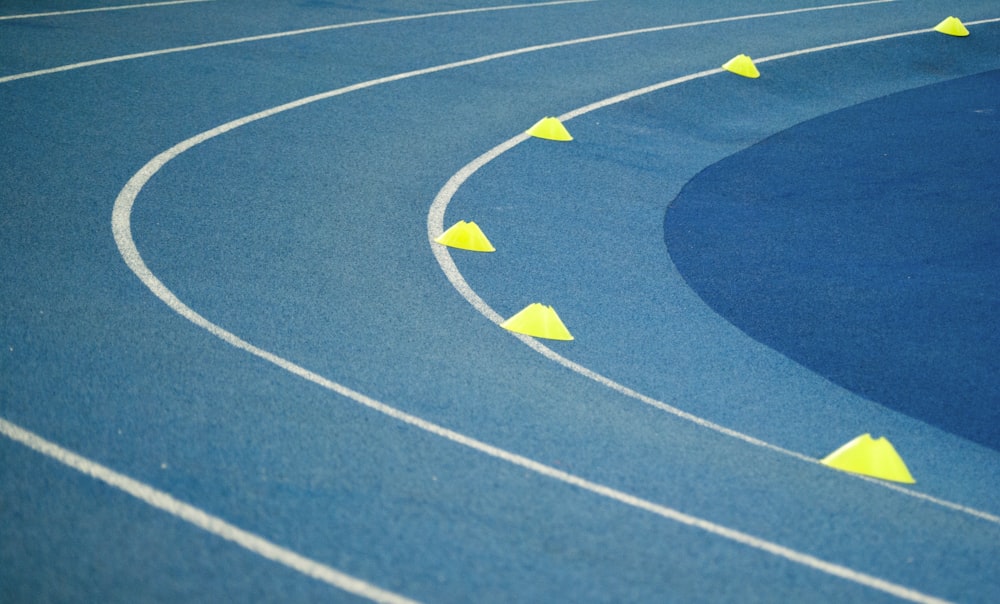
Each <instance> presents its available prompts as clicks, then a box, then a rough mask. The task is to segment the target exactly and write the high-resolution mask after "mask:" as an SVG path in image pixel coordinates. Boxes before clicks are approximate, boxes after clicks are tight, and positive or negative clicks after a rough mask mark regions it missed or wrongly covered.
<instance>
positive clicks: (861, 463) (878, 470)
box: [820, 434, 916, 484]
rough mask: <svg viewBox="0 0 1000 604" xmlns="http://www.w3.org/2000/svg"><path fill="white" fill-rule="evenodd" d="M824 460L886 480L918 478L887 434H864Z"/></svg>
mask: <svg viewBox="0 0 1000 604" xmlns="http://www.w3.org/2000/svg"><path fill="white" fill-rule="evenodd" d="M820 463H822V464H823V465H825V466H829V467H831V468H836V469H838V470H843V471H845V472H853V473H855V474H864V475H865V476H871V477H873V478H881V479H882V480H891V481H893V482H905V483H907V484H913V483H915V482H916V480H914V479H913V476H911V475H910V471H909V470H908V469H907V468H906V464H905V463H903V459H902V458H901V457H900V456H899V453H897V452H896V448H895V447H893V446H892V443H890V442H889V441H888V440H887V439H886V438H885V437H884V436H882V437H879V438H878V439H877V440H875V439H873V438H872V436H871V434H862V435H861V436H859V437H857V438H855V439H854V440H852V441H851V442H849V443H847V444H846V445H844V446H842V447H840V448H839V449H837V450H836V451H834V452H833V453H830V454H829V455H827V456H826V457H825V458H823V460H822V461H821V462H820Z"/></svg>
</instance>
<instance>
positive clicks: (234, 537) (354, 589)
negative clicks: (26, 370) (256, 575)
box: [0, 417, 414, 604]
mask: <svg viewBox="0 0 1000 604" xmlns="http://www.w3.org/2000/svg"><path fill="white" fill-rule="evenodd" d="M0 434H3V435H4V436H6V437H7V438H9V439H11V440H13V441H15V442H18V443H21V444H22V445H24V446H25V447H28V448H29V449H32V450H33V451H35V452H37V453H41V454H42V455H45V456H46V457H48V458H50V459H54V460H55V461H58V462H59V463H61V464H63V465H65V466H68V467H70V468H72V469H74V470H76V471H77V472H80V473H81V474H86V475H87V476H90V477H91V478H95V479H97V480H100V481H101V482H103V483H105V484H107V485H109V486H111V487H114V488H116V489H118V490H120V491H123V492H125V493H128V494H129V495H131V496H132V497H135V498H136V499H139V500H140V501H142V502H144V503H146V504H148V505H151V506H153V507H154V508H157V509H159V510H162V511H164V512H166V513H168V514H170V515H171V516H174V517H176V518H179V519H181V520H183V521H185V522H188V523H190V524H192V525H194V526H196V527H198V528H200V529H202V530H203V531H206V532H209V533H211V534H213V535H215V536H217V537H221V538H223V539H225V540H226V541H230V542H232V543H235V544H236V545H238V546H240V547H242V548H244V549H246V550H249V551H251V552H253V553H255V554H257V555H259V556H262V557H264V558H267V559H268V560H271V561H273V562H277V563H278V564H282V565H284V566H287V567H288V568H291V569H293V570H296V571H298V572H300V573H302V574H304V575H307V576H309V577H312V578H313V579H316V580H319V581H322V582H324V583H326V584H328V585H331V586H333V587H336V588H338V589H342V590H344V591H346V592H349V593H352V594H355V595H358V596H361V597H363V598H367V599H369V600H373V601H375V602H385V603H387V604H412V603H413V602H414V601H413V600H410V599H409V598H405V597H403V596H401V595H399V594H395V593H393V592H391V591H387V590H385V589H382V588H380V587H376V586H374V585H372V584H371V583H367V582H365V581H362V580H361V579H358V578H357V577H353V576H351V575H348V574H346V573H344V572H342V571H339V570H337V569H335V568H332V567H330V566H327V565H325V564H322V563H320V562H317V561H315V560H312V559H310V558H307V557H305V556H303V555H302V554H299V553H296V552H293V551H292V550H290V549H287V548H284V547H281V546H280V545H277V544H275V543H272V542H271V541H268V540H267V539H264V538H263V537H261V536H260V535H256V534H254V533H251V532H249V531H245V530H243V529H241V528H239V527H238V526H235V525H233V524H230V523H228V522H226V521H225V520H223V519H222V518H219V517H218V516H213V515H212V514H209V513H208V512H206V511H204V510H202V509H201V508H197V507H194V506H193V505H191V504H188V503H184V502H183V501H180V500H179V499H176V498H175V497H173V496H172V495H170V494H169V493H165V492H163V491H160V490H158V489H156V488H154V487H151V486H149V485H148V484H146V483H143V482H139V481H138V480H135V479H134V478H130V477H128V476H126V475H124V474H121V473H119V472H115V471H114V470H112V469H111V468H108V467H107V466H104V465H101V464H99V463H97V462H96V461H93V460H90V459H87V458H86V457H83V456H81V455H78V454H76V453H74V452H72V451H70V450H68V449H65V448H63V447H60V446H59V445H57V444H55V443H53V442H50V441H48V440H45V439H44V438H42V437H41V436H39V435H37V434H35V433H34V432H29V431H28V430H25V429H24V428H21V427H20V426H17V425H15V424H13V423H11V422H9V421H7V420H5V419H3V418H2V417H0Z"/></svg>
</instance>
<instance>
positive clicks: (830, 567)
mask: <svg viewBox="0 0 1000 604" xmlns="http://www.w3.org/2000/svg"><path fill="white" fill-rule="evenodd" d="M883 1H884V0H883ZM862 4H870V3H862ZM858 5H859V4H853V5H838V6H858ZM812 10H822V8H820V9H812ZM777 14H787V12H783V13H777ZM757 16H760V15H757ZM757 16H755V17H757ZM748 18H749V17H748ZM644 31H646V30H644ZM607 38H608V36H600V37H594V38H583V39H581V40H579V41H576V42H575V43H582V42H584V41H594V40H596V39H607ZM570 43H574V42H573V41H569V42H562V43H556V44H547V45H541V46H535V47H530V48H525V49H519V50H514V51H508V52H504V53H497V54H494V55H486V56H483V57H479V58H476V59H469V60H466V61H459V62H456V63H448V64H445V65H439V66H437V67H431V68H426V69H421V70H416V71H411V72H405V73H401V74H397V75H394V76H388V77H385V78H379V79H376V80H370V81H367V82H362V83H359V84H355V85H353V86H348V87H345V88H340V89H337V90H333V91H329V92H326V93H323V94H319V95H314V96H311V97H306V98H304V99H300V100H298V101H295V102H292V103H288V104H285V105H281V106H278V107H275V108H272V109H270V110H267V111H263V112H259V113H256V114H253V115H250V116H246V117H244V118H241V119H239V120H234V121H232V122H228V123H226V124H222V125H220V126H218V127H216V128H213V129H211V130H208V131H205V132H203V133H201V134H199V135H196V136H194V137H192V138H189V139H187V140H185V141H182V142H181V143H178V144H177V145H175V146H173V147H171V148H170V149H168V150H166V151H164V152H162V153H160V154H159V155H157V156H156V157H154V158H153V159H152V160H150V161H149V162H148V163H147V164H146V165H145V166H143V168H141V169H140V170H139V171H138V172H137V173H136V174H134V175H133V176H132V178H131V179H129V181H128V183H126V185H125V187H123V188H122V190H121V192H120V193H119V195H118V197H117V198H116V200H115V205H114V209H113V211H112V220H111V222H112V231H113V234H114V237H115V243H116V244H117V246H118V249H119V252H120V253H121V255H122V258H123V259H124V260H125V262H126V264H127V265H128V266H129V268H130V269H131V270H132V271H133V272H134V273H135V274H136V276H137V277H138V278H139V279H140V280H141V281H142V282H143V283H144V284H145V285H146V286H147V287H148V288H149V289H150V291H152V292H153V293H154V294H155V295H156V296H157V297H158V298H160V299H161V300H162V301H163V302H164V303H165V304H167V306H169V307H170V308H171V309H172V310H174V311H175V312H177V313H178V314H179V315H181V316H182V317H184V318H186V319H187V320H189V321H191V322H192V323H194V324H195V325H198V326H199V327H201V328H203V329H205V330H206V331H208V332H209V333H211V334H213V335H215V336H216V337H218V338H220V339H222V340H223V341H225V342H227V343H229V344H230V345H232V346H234V347H236V348H239V349H241V350H244V351H246V352H248V353H250V354H253V355H255V356H257V357H259V358H261V359H263V360H266V361H268V362H270V363H272V364H274V365H276V366H278V367H281V368H283V369H285V370H286V371H288V372H290V373H292V374H294V375H297V376H299V377H302V378H303V379H306V380H309V381H310V382H313V383H314V384H317V385H319V386H322V387H323V388H326V389H328V390H330V391H332V392H335V393H337V394H340V395H341V396H344V397H346V398H349V399H351V400H353V401H355V402H357V403H359V404H361V405H364V406H365V407H368V408H370V409H372V410H374V411H377V412H379V413H382V414H384V415H386V416H388V417H391V418H393V419H396V420H398V421H400V422H403V423H406V424H408V425H410V426H413V427H415V428H418V429H420V430H423V431H425V432H428V433H430V434H433V435H436V436H439V437H441V438H444V439H446V440H449V441H451V442H453V443H456V444H459V445H462V446H465V447H468V448H470V449H472V450H475V451H478V452H480V453H483V454H485V455H488V456H490V457H493V458H495V459H499V460H502V461H506V462H508V463H510V464H513V465H516V466H519V467H521V468H524V469H526V470H529V471H531V472H535V473H537V474H539V475H542V476H546V477H548V478H552V479H554V480H558V481H560V482H563V483H565V484H568V485H571V486H575V487H578V488H580V489H583V490H586V491H589V492H591V493H593V494H596V495H599V496H602V497H605V498H608V499H611V500H614V501H618V502H620V503H623V504H625V505H628V506H631V507H634V508H637V509H641V510H645V511H647V512H650V513H652V514H656V515H658V516H660V517H663V518H666V519H668V520H673V521H675V522H678V523H680V524H683V525H685V526H689V527H692V528H697V529H700V530H702V531H705V532H708V533H710V534H713V535H716V536H719V537H722V538H724V539H728V540H730V541H733V542H735V543H739V544H741V545H745V546H747V547H751V548H754V549H757V550H759V551H763V552H767V553H769V554H772V555H775V556H778V557H780V558H783V559H785V560H787V561H790V562H794V563H796V564H800V565H803V566H806V567H808V568H812V569H814V570H818V571H820V572H823V573H826V574H829V575H832V576H835V577H840V578H842V579H845V580H848V581H852V582H855V583H857V584H860V585H864V586H867V587H869V588H872V589H875V590H879V591H882V592H885V593H888V594H891V595H894V596H896V597H899V598H902V599H906V600H910V601H914V602H942V601H943V600H940V599H938V598H935V597H933V596H930V595H927V594H924V593H921V592H919V591H916V590H912V589H910V588H907V587H904V586H901V585H898V584H895V583H892V582H889V581H886V580H884V579H880V578H878V577H874V576H872V575H868V574H866V573H862V572H859V571H855V570H853V569H850V568H847V567H845V566H841V565H838V564H834V563H831V562H827V561H825V560H822V559H819V558H816V557H815V556H811V555H809V554H805V553H802V552H799V551H797V550H793V549H791V548H788V547H785V546H782V545H779V544H777V543H773V542H770V541H767V540H765V539H761V538H758V537H755V536H753V535H750V534H747V533H744V532H741V531H737V530H735V529H731V528H728V527H725V526H722V525H719V524H715V523H713V522H710V521H708V520H704V519H702V518H698V517H696V516H692V515H689V514H685V513H683V512H680V511H678V510H675V509H673V508H670V507H667V506H664V505H661V504H657V503H654V502H650V501H647V500H644V499H641V498H639V497H636V496H634V495H630V494H628V493H624V492H622V491H618V490H616V489H613V488H611V487H607V486H605V485H601V484H598V483H595V482H591V481H589V480H586V479H584V478H581V477H579V476H575V475H573V474H569V473H567V472H564V471H562V470H558V469H556V468H553V467H550V466H546V465H544V464H541V463H539V462H537V461H534V460H532V459H529V458H527V457H524V456H521V455H518V454H516V453H512V452H510V451H506V450H504V449H501V448H499V447H495V446H493V445H490V444H488V443H485V442H482V441H479V440H476V439H474V438H472V437H469V436H466V435H464V434H461V433H458V432H455V431H453V430H450V429H448V428H445V427H443V426H440V425H437V424H434V423H432V422H429V421H427V420H424V419H422V418H420V417H417V416H414V415H411V414H408V413H406V412H404V411H401V410H399V409H396V408H395V407H392V406H389V405H387V404H385V403H382V402H380V401H377V400H375V399H373V398H371V397H369V396H367V395H364V394H362V393H360V392H357V391H354V390H352V389H350V388H348V387H346V386H343V385H342V384H339V383H337V382H334V381H332V380H329V379H327V378H325V377H323V376H321V375H319V374H316V373H314V372H312V371H309V370H308V369H305V368H304V367H301V366H299V365H296V364H295V363H293V362H291V361H289V360H287V359H285V358H283V357H280V356H278V355H276V354H274V353H271V352H268V351H266V350H264V349H262V348H259V347H257V346H254V345H253V344H251V343H249V342H247V341H245V340H243V339H242V338H240V337H239V336H237V335H235V334H233V333H231V332H229V331H227V330H225V329H224V328H222V327H220V326H218V325H216V324H214V323H212V322H211V321H209V320H208V319H206V318H204V317H202V316H201V315H200V314H198V313H197V312H196V311H194V310H193V309H192V308H190V307H189V306H187V305H186V304H184V303H183V302H182V301H181V300H180V299H179V298H177V296H176V295H175V294H174V293H173V292H172V291H170V290H169V289H168V288H167V287H166V286H165V285H164V284H163V283H162V282H161V281H160V280H159V279H158V278H157V277H156V276H155V275H154V274H153V273H152V271H151V270H150V269H149V268H148V266H147V265H146V264H145V261H144V260H143V259H142V256H141V255H140V253H139V250H138V248H137V247H136V245H135V241H134V239H133V238H132V230H131V214H132V208H133V206H134V204H135V200H136V198H137V196H138V194H139V193H140V191H141V190H142V188H143V187H144V186H145V184H146V183H147V182H148V181H149V179H150V178H152V177H153V176H154V175H155V174H156V173H157V172H158V171H159V170H160V169H162V168H163V166H165V165H166V164H167V163H168V162H169V161H171V160H172V159H174V158H175V157H177V156H178V155H180V154H181V153H183V152H185V151H187V150H189V149H191V148H192V147H194V146H196V145H198V144H200V143H202V142H205V141H207V140H210V139H212V138H214V137H216V136H219V135H221V134H224V133H226V132H229V131H231V130H233V129H235V128H238V127H240V126H243V125H246V124H249V123H252V122H255V121H258V120H260V119H264V118H266V117H270V116H272V115H275V114H277V113H281V112H283V111H287V110H289V109H293V108H296V107H301V106H303V105H306V104H309V103H312V102H316V101H319V100H322V99H327V98H332V97H335V96H338V95H342V94H346V93H348V92H352V91H355V90H361V89H364V88H369V87H372V86H376V85H379V84H383V83H387V82H392V81H397V80H402V79H405V78H411V77H416V76H419V75H424V74H428V73H435V72H439V71H444V70H446V69H454V68H457V67H463V66H467V65H473V64H477V63H483V62H485V61H490V60H494V59H497V58H501V57H507V56H514V55H517V54H523V53H525V52H532V51H533V50H541V49H544V48H554V47H558V46H566V45H569V44H570ZM856 43H857V42H856ZM716 72H717V70H713V71H712V73H716ZM706 73H707V72H706ZM688 79H690V78H688ZM661 87H662V86H661ZM514 140H516V139H514ZM514 144H516V142H515V143H513V144H511V145H510V146H511V147H512V146H513V145H514ZM484 163H485V162H484ZM470 174H471V173H470Z"/></svg>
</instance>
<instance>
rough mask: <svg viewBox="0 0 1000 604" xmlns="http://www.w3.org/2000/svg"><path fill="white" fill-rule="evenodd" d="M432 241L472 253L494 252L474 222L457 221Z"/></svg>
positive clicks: (493, 248) (491, 245) (494, 249)
mask: <svg viewBox="0 0 1000 604" xmlns="http://www.w3.org/2000/svg"><path fill="white" fill-rule="evenodd" d="M434 241H436V242H438V243H440V244H441V245H447V246H448V247H455V248H458V249H461V250H471V251H473V252H495V251H496V248H495V247H493V244H492V243H490V240H489V239H487V238H486V235H485V234H484V233H483V230H482V229H480V228H479V225H478V224H476V223H475V222H466V221H464V220H459V221H458V222H456V223H455V224H453V225H452V226H451V228H449V229H448V230H447V231H445V232H443V233H441V235H439V236H438V238H437V239H435V240H434Z"/></svg>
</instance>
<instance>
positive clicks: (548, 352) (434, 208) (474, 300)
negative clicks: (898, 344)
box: [427, 18, 1000, 524]
mask: <svg viewBox="0 0 1000 604" xmlns="http://www.w3.org/2000/svg"><path fill="white" fill-rule="evenodd" d="M997 22H1000V18H997V19H984V20H980V21H971V22H969V23H966V25H967V26H974V25H981V24H986V23H997ZM931 32H934V29H933V28H928V29H920V30H914V31H908V32H901V33H895V34H887V35H883V36H875V37H872V38H865V39H861V40H851V41H848V42H840V43H836V44H827V45H824V46H816V47H813V48H807V49H803V50H797V51H791V52H786V53H781V54H775V55H770V56H767V57H762V58H760V59H755V60H754V61H755V62H756V63H765V62H768V61H777V60H780V59H786V58H790V57H798V56H802V55H806V54H811V53H816V52H822V51H827V50H833V49H837V48H846V47H850V46H856V45H860V44H868V43H872V42H880V41H884V40H891V39H893V38H902V37H906V36H913V35H917V34H924V33H931ZM723 71H724V70H723V69H722V68H716V69H709V70H706V71H701V72H698V73H694V74H690V75H686V76H683V77H679V78H675V79H673V80H669V81H666V82H660V83H658V84H653V85H652V86H647V87H644V88H639V89H637V90H633V91H630V92H626V93H623V94H620V95H616V96H613V97H610V98H608V99H604V100H602V101H598V102H596V103H592V104H590V105H586V106H584V107H580V108H578V109H575V110H573V111H570V112H567V113H565V114H563V115H561V116H559V119H560V120H561V121H568V120H571V119H573V118H575V117H579V116H581V115H584V114H587V113H590V112H591V111H596V110H598V109H602V108H604V107H609V106H611V105H615V104H617V103H621V102H624V101H627V100H629V99H632V98H635V97H637V96H641V95H644V94H649V93H651V92H655V91H657V90H662V89H664V88H669V87H671V86H676V85H678V84H683V83H685V82H690V81H692V80H697V79H700V78H704V77H707V76H711V75H715V74H719V73H722V72H723ZM529 138H530V136H529V135H528V134H526V133H523V132H522V133H521V134H518V135H517V136H514V137H513V138H511V139H509V140H507V141H505V142H503V143H500V144H499V145H497V146H496V147H494V148H492V149H490V150H489V151H487V152H486V153H484V154H482V155H480V156H479V157H477V158H476V159H474V160H472V161H471V162H469V163H468V164H466V165H465V166H464V167H462V169H460V170H459V171H458V172H456V173H455V174H454V175H453V176H452V177H451V178H450V179H449V180H448V182H447V183H445V185H444V187H443V188H442V189H441V190H440V191H439V192H438V194H437V196H436V197H435V198H434V201H433V202H432V204H431V207H430V209H429V211H428V214H427V236H428V240H429V241H430V246H431V250H432V251H433V253H434V257H435V258H436V259H437V261H438V264H439V265H440V266H441V270H442V272H444V274H445V276H446V277H447V278H448V280H449V281H450V282H451V284H452V286H453V287H454V288H455V289H456V290H457V291H458V293H459V294H461V296H462V297H463V298H465V299H466V300H467V301H468V302H469V304H471V305H472V306H473V308H475V309H476V310H477V311H479V312H480V314H482V315H483V316H484V317H486V318H487V319H489V320H490V321H492V322H493V323H496V324H497V325H499V324H501V323H502V322H503V321H504V320H505V319H504V317H502V316H501V315H500V314H499V313H497V312H496V311H495V310H494V309H493V308H492V307H491V306H490V305H489V304H487V303H486V301H485V300H483V299H482V297H480V296H479V294H477V293H476V292H475V290H473V289H472V287H470V286H469V284H468V282H466V281H465V278H464V277H463V276H462V273H461V271H459V270H458V266H457V265H456V264H455V261H454V259H453V258H452V257H451V252H450V251H449V249H448V248H447V247H446V246H443V245H439V244H437V243H436V242H435V241H434V240H435V239H437V238H438V236H440V235H441V233H443V232H444V214H445V212H446V210H447V208H448V204H449V203H450V202H451V199H452V198H453V197H454V195H455V193H457V192H458V189H459V188H460V187H461V186H462V185H463V184H464V183H465V181H467V180H468V179H469V178H470V177H471V176H472V175H473V174H475V173H476V171H478V170H479V169H480V168H482V167H483V166H485V165H486V164H488V163H489V162H491V161H493V160H494V159H496V158H497V157H499V156H500V155H502V154H504V153H506V152H507V151H509V150H511V149H513V148H514V147H516V146H517V145H519V144H520V143H522V142H524V141H526V140H528V139H529ZM511 334H512V335H513V336H514V337H516V338H518V339H520V340H521V341H522V342H524V343H525V344H526V345H527V346H528V347H530V348H532V349H533V350H535V351H536V352H538V353H539V354H541V355H542V356H544V357H545V358H547V359H549V360H551V361H554V362H556V363H558V364H559V365H562V366H563V367H565V368H567V369H569V370H571V371H574V372H576V373H578V374H580V375H583V376H585V377H587V378H590V379H592V380H594V381H596V382H598V383H600V384H603V385H604V386H607V387H608V388H611V389H612V390H614V391H616V392H619V393H620V394H623V395H625V396H628V397H631V398H634V399H636V400H638V401H640V402H642V403H645V404H647V405H650V406H652V407H655V408H657V409H660V410H661V411H665V412H667V413H670V414H672V415H675V416H677V417H679V418H681V419H685V420H688V421H690V422H693V423H695V424H697V425H699V426H702V427H704V428H708V429H709V430H713V431H715V432H719V433H721V434H725V435H726V436H731V437H733V438H737V439H739V440H742V441H744V442H746V443H748V444H751V445H754V446H757V447H763V448H765V449H770V450H772V451H775V452H777V453H781V454H784V455H788V456H790V457H793V458H795V459H799V460H801V461H806V462H810V463H819V460H818V459H815V458H813V457H810V456H808V455H805V454H803V453H799V452H797V451H791V450H789V449H786V448H784V447H780V446H778V445H775V444H772V443H769V442H767V441H764V440H761V439H759V438H756V437H753V436H750V435H748V434H744V433H742V432H739V431H737V430H733V429H732V428H727V427H725V426H722V425H719V424H716V423H714V422H711V421H709V420H706V419H704V418H701V417H698V416H696V415H694V414H692V413H689V412H687V411H683V410H681V409H678V408H677V407H674V406H672V405H669V404H667V403H665V402H663V401H660V400H657V399H655V398H653V397H650V396H647V395H645V394H642V393H640V392H637V391H635V390H633V389H631V388H629V387H628V386H624V385H622V384H620V383H618V382H616V381H614V380H612V379H611V378H608V377H606V376H604V375H601V374H599V373H597V372H595V371H593V370H591V369H589V368H587V367H584V366H583V365H580V364H579V363H576V362H574V361H571V360H569V359H567V358H566V357H564V356H562V355H560V354H559V353H557V352H555V351H554V350H552V349H551V348H549V347H548V346H545V345H544V344H542V343H541V342H540V341H538V340H537V339H535V338H532V337H530V336H526V335H522V334H517V333H513V332H511ZM847 475H848V476H853V477H855V478H859V479H861V480H866V481H868V482H870V483H872V484H877V485H880V486H883V487H885V488H888V489H891V490H893V491H897V492H899V493H903V494H905V495H908V496H910V497H915V498H917V499H921V500H923V501H926V502H928V503H933V504H935V505H939V506H942V507H945V508H948V509H951V510H954V511H957V512H962V513H964V514H969V515H971V516H975V517H976V518H980V519H982V520H986V521H988V522H992V523H994V524H1000V516H997V515H995V514H991V513H989V512H985V511H983V510H978V509H976V508H972V507H968V506H965V505H961V504H958V503H954V502H951V501H947V500H945V499H940V498H937V497H934V496H931V495H927V494H926V493H921V492H919V491H914V490H912V489H908V488H905V487H902V486H899V485H896V484H893V483H889V482H885V481H881V480H876V479H873V478H869V477H867V476H862V475H858V474H847Z"/></svg>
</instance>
